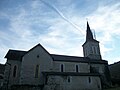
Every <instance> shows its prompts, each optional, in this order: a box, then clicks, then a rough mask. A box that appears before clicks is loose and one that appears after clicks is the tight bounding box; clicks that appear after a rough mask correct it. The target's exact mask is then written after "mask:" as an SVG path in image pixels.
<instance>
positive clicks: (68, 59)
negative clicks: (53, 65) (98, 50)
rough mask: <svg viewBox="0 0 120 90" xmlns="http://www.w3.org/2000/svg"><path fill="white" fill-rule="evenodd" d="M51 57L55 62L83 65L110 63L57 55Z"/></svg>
mask: <svg viewBox="0 0 120 90" xmlns="http://www.w3.org/2000/svg"><path fill="white" fill-rule="evenodd" d="M51 56H52V58H53V60H54V61H63V62H82V63H99V64H107V63H108V62H107V61H105V60H96V59H90V58H88V57H78V56H67V55H56V54H51Z"/></svg>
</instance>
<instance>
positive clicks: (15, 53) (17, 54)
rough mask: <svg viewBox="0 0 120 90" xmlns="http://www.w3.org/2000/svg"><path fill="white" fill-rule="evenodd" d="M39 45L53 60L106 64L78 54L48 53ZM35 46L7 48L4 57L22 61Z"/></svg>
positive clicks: (103, 61)
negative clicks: (17, 48) (21, 48)
mask: <svg viewBox="0 0 120 90" xmlns="http://www.w3.org/2000/svg"><path fill="white" fill-rule="evenodd" d="M37 46H40V47H42V48H43V49H44V50H45V51H46V52H47V53H48V54H49V55H50V56H51V57H52V58H53V61H62V62H82V63H98V64H106V63H107V61H105V60H95V59H90V58H88V57H78V56H67V55H56V54H50V53H49V52H48V51H47V50H46V49H45V48H44V47H43V46H42V45H40V44H38V45H36V46H35V47H37ZM35 47H33V48H32V49H30V50H28V51H19V50H9V51H8V53H7V54H6V56H5V58H7V59H8V60H18V61H22V57H23V56H24V55H25V54H26V53H28V52H30V51H31V50H33V49H34V48H35Z"/></svg>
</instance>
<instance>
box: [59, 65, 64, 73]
mask: <svg viewBox="0 0 120 90" xmlns="http://www.w3.org/2000/svg"><path fill="white" fill-rule="evenodd" d="M63 69H64V67H63V64H61V67H60V70H61V72H63Z"/></svg>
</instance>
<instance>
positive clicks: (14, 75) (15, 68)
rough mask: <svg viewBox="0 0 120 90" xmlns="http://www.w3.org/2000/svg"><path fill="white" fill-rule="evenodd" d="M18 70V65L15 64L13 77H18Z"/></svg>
mask: <svg viewBox="0 0 120 90" xmlns="http://www.w3.org/2000/svg"><path fill="white" fill-rule="evenodd" d="M16 70H17V66H16V65H15V66H14V68H13V77H16Z"/></svg>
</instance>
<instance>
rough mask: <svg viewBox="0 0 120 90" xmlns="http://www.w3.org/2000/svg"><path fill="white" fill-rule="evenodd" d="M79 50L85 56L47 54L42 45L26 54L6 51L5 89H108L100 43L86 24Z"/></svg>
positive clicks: (18, 51) (106, 64) (108, 77)
mask: <svg viewBox="0 0 120 90" xmlns="http://www.w3.org/2000/svg"><path fill="white" fill-rule="evenodd" d="M82 47H83V53H84V57H79V56H67V55H57V54H50V53H49V52H48V51H47V50H46V49H45V48H44V47H43V46H42V45H41V44H38V45H36V46H34V47H33V48H31V49H30V50H28V51H20V50H9V51H8V52H7V54H6V56H5V58H7V61H6V66H5V73H4V75H5V76H4V86H6V87H7V88H9V89H10V88H13V87H16V89H15V90H20V87H22V86H23V87H25V86H27V87H29V88H30V87H36V88H37V89H34V88H32V89H30V90H101V89H102V88H105V87H109V86H110V76H109V69H108V62H107V61H106V60H103V59H102V56H101V53H100V46H99V41H97V40H96V39H94V38H93V34H92V32H91V29H90V26H89V24H88V22H87V31H86V41H85V43H84V44H83V45H82ZM18 86H19V88H17V87H18ZM38 88H39V89H38ZM12 90H14V88H13V89H12ZM27 90H29V89H27Z"/></svg>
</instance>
